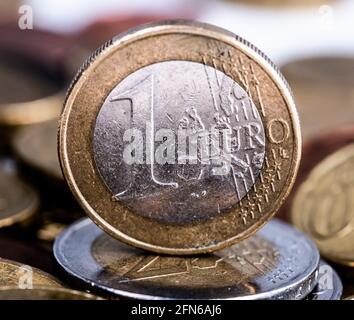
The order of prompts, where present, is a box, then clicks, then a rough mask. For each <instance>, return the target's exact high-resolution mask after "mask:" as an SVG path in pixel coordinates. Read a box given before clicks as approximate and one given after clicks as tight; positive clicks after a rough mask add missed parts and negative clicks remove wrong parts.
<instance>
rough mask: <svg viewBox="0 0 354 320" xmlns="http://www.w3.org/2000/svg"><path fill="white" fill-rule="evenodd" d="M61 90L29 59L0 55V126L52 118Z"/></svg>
mask: <svg viewBox="0 0 354 320" xmlns="http://www.w3.org/2000/svg"><path fill="white" fill-rule="evenodd" d="M61 90H62V88H61V87H60V86H58V84H57V83H56V82H55V81H53V80H52V79H51V77H50V76H49V75H48V74H46V72H45V71H44V70H41V69H40V68H38V67H37V66H34V65H33V64H31V62H30V60H28V59H24V58H23V57H21V56H16V55H12V54H7V53H3V52H2V53H0V126H1V127H14V126H19V125H26V124H32V123H38V122H42V121H47V120H50V119H55V118H57V117H58V116H59V114H60V110H61V107H62V102H63V93H62V91H61Z"/></svg>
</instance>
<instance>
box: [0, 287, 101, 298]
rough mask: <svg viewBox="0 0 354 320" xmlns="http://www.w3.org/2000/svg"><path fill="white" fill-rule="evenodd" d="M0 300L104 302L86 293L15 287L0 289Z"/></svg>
mask: <svg viewBox="0 0 354 320" xmlns="http://www.w3.org/2000/svg"><path fill="white" fill-rule="evenodd" d="M0 300H104V299H103V298H100V297H98V296H94V295H92V294H90V293H87V292H82V291H77V290H72V289H66V288H51V287H36V288H34V289H19V288H16V287H4V288H0Z"/></svg>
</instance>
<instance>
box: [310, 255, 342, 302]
mask: <svg viewBox="0 0 354 320" xmlns="http://www.w3.org/2000/svg"><path fill="white" fill-rule="evenodd" d="M342 294H343V284H342V280H341V279H340V278H339V276H338V274H337V272H335V271H334V270H333V268H332V267H331V266H330V265H329V264H327V263H326V262H325V261H323V260H321V261H320V266H319V268H318V280H317V284H316V286H315V288H314V289H313V291H312V292H311V293H310V294H309V295H308V296H307V297H306V300H340V299H341V297H342Z"/></svg>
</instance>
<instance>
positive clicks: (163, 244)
mask: <svg viewBox="0 0 354 320" xmlns="http://www.w3.org/2000/svg"><path fill="white" fill-rule="evenodd" d="M181 39H183V40H182V41H178V40H181ZM182 43H183V45H182ZM215 43H217V44H218V45H219V46H221V47H222V48H224V49H225V50H229V52H230V56H231V57H232V60H231V59H228V60H221V59H222V56H221V55H215V53H213V48H212V49H210V47H209V45H211V46H212V47H213V44H214V47H215ZM214 49H215V48H214ZM169 60H184V61H193V62H199V63H203V64H206V65H209V66H212V67H214V68H216V69H218V70H220V71H222V72H224V73H226V74H227V75H229V76H230V77H231V78H232V79H234V80H235V81H236V83H239V84H240V82H241V81H240V79H239V78H237V77H239V76H237V72H238V71H240V70H241V69H242V68H250V69H251V68H253V70H254V78H255V80H258V81H260V82H257V81H255V82H254V87H252V88H251V89H250V90H251V91H252V93H253V94H254V96H255V97H254V103H255V105H256V107H257V109H258V112H259V113H260V114H261V118H262V121H263V125H264V127H265V132H266V147H265V149H266V153H265V154H266V160H265V164H264V167H263V170H262V172H263V174H264V175H263V177H262V178H261V179H258V180H257V181H256V183H255V185H254V186H253V188H252V189H251V190H250V192H249V195H248V196H247V200H248V201H242V203H241V202H239V203H238V204H237V205H236V208H234V209H232V210H231V211H230V212H228V213H227V214H225V215H223V216H221V217H216V218H214V219H212V220H211V221H206V222H202V223H194V224H193V225H162V224H161V223H159V222H158V221H154V220H152V219H148V218H144V217H141V216H138V215H137V214H134V213H133V212H131V211H129V210H128V209H126V208H125V207H124V206H123V205H122V204H120V203H119V201H118V202H113V201H111V198H112V194H111V193H110V192H109V190H108V189H107V188H106V186H105V184H104V183H103V181H102V179H101V177H100V175H99V172H98V170H97V168H96V167H95V162H94V159H93V156H92V153H91V138H90V137H91V136H92V132H93V128H94V125H95V119H96V116H97V113H98V112H99V110H100V108H101V105H102V103H103V101H104V99H105V98H106V96H107V95H108V94H109V92H110V91H111V90H112V88H113V87H114V86H115V85H116V84H117V83H119V82H120V81H122V80H123V79H124V78H125V77H127V76H128V75H129V74H130V73H132V72H134V71H136V70H138V69H140V68H142V67H143V66H146V65H149V64H152V63H156V62H161V61H169ZM122 61H124V63H122ZM117 68H118V69H117ZM226 69H227V70H226ZM108 70H115V71H114V72H109V71H108ZM259 83H261V85H259ZM240 85H241V84H240ZM243 88H244V87H243ZM88 103H89V105H88ZM58 140H59V157H60V162H61V166H62V170H63V174H64V177H65V178H66V180H67V182H68V185H69V187H70V188H71V190H72V192H73V194H74V196H75V197H76V199H77V200H78V202H79V203H80V204H81V206H82V207H83V208H84V210H85V211H86V213H87V214H88V216H89V217H90V218H91V219H92V220H93V221H94V222H95V223H96V224H97V225H98V226H100V227H101V228H102V229H103V230H105V231H106V232H107V233H109V234H110V235H111V236H113V237H115V238H117V239H119V240H121V241H123V242H125V243H128V244H130V245H133V246H136V247H140V248H143V249H146V250H150V251H154V252H159V253H167V254H196V253H206V252H212V251H215V250H218V249H222V248H224V247H227V246H230V245H232V244H234V243H237V242H239V241H241V240H243V239H245V238H246V237H249V236H250V235H252V234H254V233H255V232H256V231H257V230H258V229H259V228H260V227H262V226H263V225H264V224H265V223H266V222H267V221H268V220H269V219H270V218H271V217H272V216H273V215H274V213H275V212H276V211H277V209H279V207H280V206H281V204H282V203H283V201H284V200H285V198H286V197H287V195H288V194H289V192H290V190H291V187H292V185H293V183H294V179H295V176H296V173H297V170H298V166H299V162H300V155H301V134H300V125H299V120H298V115H297V112H296V107H295V103H294V100H293V97H292V94H291V92H290V89H289V87H288V85H287V83H286V81H285V79H284V78H283V77H282V75H281V74H280V72H279V71H278V69H277V68H276V67H275V66H274V65H273V63H272V62H271V61H270V60H269V59H268V58H267V57H266V56H265V55H264V54H263V53H261V52H260V51H259V50H258V49H256V48H255V47H254V46H253V45H251V44H249V43H248V42H247V41H245V40H243V39H242V38H240V37H238V36H235V35H234V34H233V33H230V32H228V31H226V30H224V29H221V28H218V27H215V26H211V25H207V24H202V23H196V22H190V21H181V20H177V21H165V22H161V23H157V24H149V25H144V26H142V27H139V28H136V29H132V30H130V31H128V32H126V33H123V34H121V35H119V36H117V37H115V38H114V39H112V40H111V41H109V42H108V43H106V44H105V45H103V46H102V47H101V48H100V49H98V50H97V51H96V52H95V53H94V55H93V56H92V57H91V58H89V59H88V60H87V62H86V63H85V64H84V65H83V67H82V68H81V69H80V71H79V73H78V75H77V76H76V77H75V80H74V82H73V84H72V85H71V88H70V89H69V91H68V95H67V98H66V102H65V105H64V109H63V112H62V116H61V119H60V125H59V135H58ZM254 190H263V191H262V192H263V194H262V193H261V191H259V192H255V191H254ZM242 213H246V214H248V215H249V216H254V217H252V219H249V220H248V221H246V223H244V222H243V220H242V218H241V215H242ZM251 220H252V221H251Z"/></svg>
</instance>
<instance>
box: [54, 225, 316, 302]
mask: <svg viewBox="0 0 354 320" xmlns="http://www.w3.org/2000/svg"><path fill="white" fill-rule="evenodd" d="M54 254H55V257H56V259H57V262H58V263H59V265H60V266H61V267H62V268H63V270H64V271H65V272H66V273H67V276H68V278H69V279H71V281H72V282H73V283H76V284H77V285H78V286H81V287H86V288H89V289H90V290H93V291H94V290H96V291H97V292H105V293H106V294H110V295H118V296H125V297H129V298H135V299H251V300H256V299H301V298H304V297H305V296H307V295H308V294H309V293H310V292H311V290H312V289H313V288H314V286H315V285H316V280H317V279H316V274H317V267H318V264H319V254H318V250H317V248H316V246H315V245H314V243H313V242H312V241H311V240H310V239H308V238H307V237H306V236H305V235H304V234H302V233H301V232H299V231H297V230H295V229H294V228H293V227H291V226H290V225H288V224H285V223H282V222H280V221H277V220H271V221H270V222H269V223H268V224H267V225H266V226H265V227H263V228H262V229H260V230H259V231H258V233H257V234H256V235H254V236H252V237H250V238H248V239H246V240H244V241H242V242H241V243H239V244H236V245H234V246H232V247H230V248H227V249H225V250H222V251H218V252H215V253H214V254H211V255H201V256H191V257H181V256H163V255H161V256H160V255H156V254H151V253H148V252H144V251H142V250H140V249H136V248H133V247H129V246H127V245H125V244H123V243H120V242H119V241H117V240H115V239H113V238H111V237H109V236H108V235H107V234H106V233H104V232H103V231H102V230H101V229H99V228H98V227H97V226H96V225H95V224H94V223H93V222H91V221H90V220H89V219H84V220H80V221H78V222H76V223H75V224H73V225H71V226H70V227H69V228H67V229H66V230H65V231H64V232H63V233H62V234H61V235H60V236H59V237H58V238H57V240H56V241H55V244H54Z"/></svg>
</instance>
